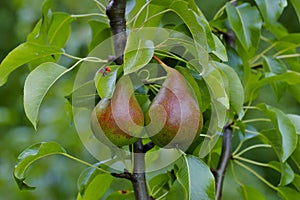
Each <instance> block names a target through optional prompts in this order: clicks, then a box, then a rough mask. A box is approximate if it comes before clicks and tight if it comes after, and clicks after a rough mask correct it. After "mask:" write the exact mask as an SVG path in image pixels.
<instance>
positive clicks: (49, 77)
mask: <svg viewBox="0 0 300 200" xmlns="http://www.w3.org/2000/svg"><path fill="white" fill-rule="evenodd" d="M66 71H67V69H66V68H64V67H62V66H60V65H58V64H56V63H43V64H41V65H40V66H39V67H37V68H36V69H35V70H33V71H32V72H31V73H30V74H29V75H28V77H27V78H26V80H25V85H24V109H25V113H26V115H27V117H28V119H29V120H30V122H31V123H32V124H33V126H34V128H35V129H36V128H37V121H38V113H39V109H40V106H41V103H42V101H43V99H44V97H45V95H46V93H47V92H48V90H49V89H50V88H51V86H52V85H53V84H54V83H55V82H56V81H57V80H58V79H59V78H60V77H61V76H62V75H63V74H64V73H65V72H66Z"/></svg>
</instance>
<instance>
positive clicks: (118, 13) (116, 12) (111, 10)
mask: <svg viewBox="0 0 300 200" xmlns="http://www.w3.org/2000/svg"><path fill="white" fill-rule="evenodd" d="M125 8H126V0H111V1H110V2H109V5H108V6H107V8H106V14H107V16H108V18H109V24H110V27H111V31H112V33H113V37H114V49H115V62H116V64H118V65H122V64H123V53H124V49H125V45H126V19H125Z"/></svg>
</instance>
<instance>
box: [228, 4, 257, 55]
mask: <svg viewBox="0 0 300 200" xmlns="http://www.w3.org/2000/svg"><path fill="white" fill-rule="evenodd" d="M226 12H227V15H228V19H229V22H230V24H231V26H232V29H233V31H234V32H235V34H236V36H237V38H238V40H239V41H240V44H241V45H242V46H243V48H244V50H245V51H249V50H250V49H254V52H255V50H256V48H257V46H258V43H259V41H260V34H261V33H260V30H261V25H262V21H261V18H260V14H259V12H258V10H257V9H256V8H255V7H251V5H250V4H249V3H244V4H241V5H239V6H237V7H234V6H233V5H232V4H231V3H227V4H226Z"/></svg>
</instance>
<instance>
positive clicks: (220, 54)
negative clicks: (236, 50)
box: [212, 34, 228, 62]
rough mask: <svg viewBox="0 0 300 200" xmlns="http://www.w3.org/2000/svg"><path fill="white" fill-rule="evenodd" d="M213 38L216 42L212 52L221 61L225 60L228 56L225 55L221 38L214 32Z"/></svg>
mask: <svg viewBox="0 0 300 200" xmlns="http://www.w3.org/2000/svg"><path fill="white" fill-rule="evenodd" d="M213 39H214V41H215V42H214V43H215V44H216V49H215V50H213V51H212V53H213V54H214V55H216V56H217V57H218V58H220V59H221V60H222V61H224V62H227V61H228V57H227V52H226V48H225V46H224V45H223V43H222V42H221V40H220V39H219V38H218V37H217V36H216V35H214V34H213Z"/></svg>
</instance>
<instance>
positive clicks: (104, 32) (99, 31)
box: [89, 20, 111, 51]
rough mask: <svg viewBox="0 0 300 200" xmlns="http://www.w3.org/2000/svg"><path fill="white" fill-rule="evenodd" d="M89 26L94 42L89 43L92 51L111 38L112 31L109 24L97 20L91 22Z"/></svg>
mask: <svg viewBox="0 0 300 200" xmlns="http://www.w3.org/2000/svg"><path fill="white" fill-rule="evenodd" d="M89 25H90V27H91V30H92V40H91V42H90V43H89V51H91V50H92V49H94V48H95V47H96V46H97V45H98V44H100V43H101V42H103V41H104V40H105V39H107V38H109V37H111V30H110V27H109V25H108V24H107V23H104V22H100V21H96V20H91V21H89Z"/></svg>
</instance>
